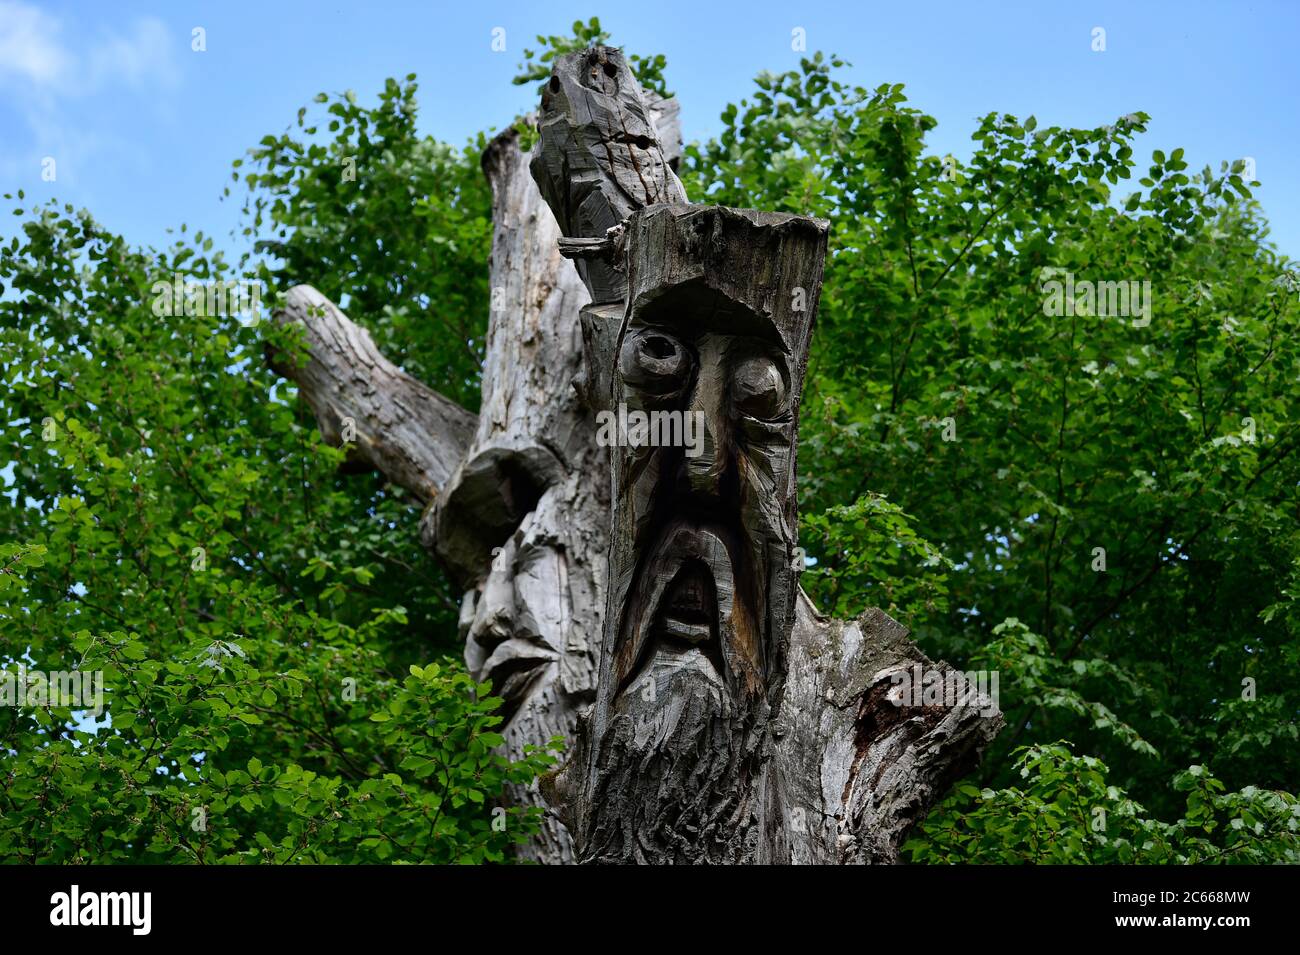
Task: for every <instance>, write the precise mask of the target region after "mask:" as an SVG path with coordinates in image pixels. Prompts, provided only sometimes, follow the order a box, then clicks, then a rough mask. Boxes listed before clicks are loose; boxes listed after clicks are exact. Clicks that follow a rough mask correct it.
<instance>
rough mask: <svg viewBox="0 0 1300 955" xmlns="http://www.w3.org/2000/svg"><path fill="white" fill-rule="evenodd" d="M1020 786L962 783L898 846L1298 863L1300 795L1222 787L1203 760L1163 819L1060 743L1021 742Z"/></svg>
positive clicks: (912, 855) (1061, 860)
mask: <svg viewBox="0 0 1300 955" xmlns="http://www.w3.org/2000/svg"><path fill="white" fill-rule="evenodd" d="M1015 769H1016V770H1018V772H1019V775H1020V777H1021V779H1022V780H1023V782H1022V784H1021V786H1009V787H1007V788H1006V789H999V790H996V791H995V790H992V789H983V790H981V789H979V788H978V787H976V786H972V785H970V784H969V783H963V784H960V785H958V787H957V791H956V792H955V793H954V794H953V795H952V796H951V797H950V798H949V799H948V801H947V803H946V804H945V805H944V806H943V807H942V808H941V811H940V812H938V813H936V814H935V815H934V816H932V817H931V818H930V819H929V820H928V821H927V822H926V823H925V824H924V826H923V827H922V829H921V832H920V833H918V834H917V835H916V836H914V837H913V838H912V839H909V840H908V841H907V842H906V843H905V844H904V845H903V852H904V855H905V857H907V858H908V859H909V861H912V862H933V863H953V862H960V863H974V864H998V863H1004V864H1017V863H1026V862H1032V863H1038V864H1053V865H1059V864H1092V865H1099V864H1107V863H1125V864H1129V863H1135V862H1140V863H1144V864H1147V865H1191V864H1206V863H1254V864H1267V863H1276V862H1286V863H1291V864H1296V863H1300V801H1297V800H1296V798H1295V796H1292V795H1289V794H1288V793H1285V792H1274V791H1269V790H1261V789H1256V788H1255V787H1254V786H1247V787H1245V788H1244V789H1242V790H1241V791H1240V792H1233V793H1229V792H1225V787H1224V784H1223V783H1222V782H1221V781H1219V780H1218V779H1216V778H1214V776H1213V775H1211V774H1210V773H1209V772H1208V771H1207V770H1206V768H1205V767H1204V766H1192V767H1190V768H1189V769H1187V770H1185V771H1183V772H1180V773H1178V774H1177V775H1175V776H1174V778H1173V786H1172V788H1173V790H1174V791H1175V792H1177V793H1179V794H1181V798H1182V799H1184V800H1185V803H1186V805H1185V808H1184V810H1183V814H1182V816H1181V817H1179V818H1178V819H1177V820H1175V821H1174V822H1162V821H1161V820H1159V819H1157V818H1154V817H1152V816H1151V815H1149V814H1148V812H1147V810H1146V809H1145V808H1144V807H1143V806H1142V805H1141V804H1140V803H1138V802H1136V801H1135V800H1133V799H1132V798H1131V797H1130V796H1129V795H1128V793H1126V792H1125V791H1124V790H1123V789H1121V788H1119V787H1118V786H1114V785H1110V784H1108V783H1107V776H1106V774H1107V772H1108V769H1107V767H1106V764H1105V763H1103V762H1102V761H1101V760H1099V759H1097V758H1096V757H1095V756H1075V755H1073V754H1072V753H1071V752H1070V747H1069V745H1068V744H1066V743H1061V742H1057V743H1049V744H1038V745H1034V746H1029V747H1023V748H1021V749H1020V750H1018V751H1017V753H1016V761H1015Z"/></svg>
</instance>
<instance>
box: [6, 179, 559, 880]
mask: <svg viewBox="0 0 1300 955" xmlns="http://www.w3.org/2000/svg"><path fill="white" fill-rule="evenodd" d="M20 198H21V196H20ZM210 248H211V242H210V240H208V239H205V238H204V237H203V236H202V235H201V234H199V235H195V236H194V237H193V239H192V241H190V242H188V243H182V244H178V245H177V246H176V247H175V248H173V249H172V250H169V251H168V252H166V253H160V254H155V253H146V252H139V251H135V250H132V249H130V248H128V247H127V246H126V244H125V243H124V242H123V241H122V240H121V239H120V238H118V237H116V236H112V235H110V234H108V233H106V232H104V231H103V230H102V229H101V228H100V227H99V226H97V225H96V224H95V223H94V221H93V220H92V219H91V218H90V217H89V216H88V215H85V214H81V215H73V214H71V212H70V210H64V211H62V212H61V211H60V210H58V209H56V208H54V207H48V208H43V209H38V210H34V211H33V212H32V213H31V214H30V218H28V219H27V220H26V222H25V223H24V225H23V235H22V237H21V238H19V237H16V238H15V239H14V240H13V241H12V242H11V243H10V244H9V245H7V246H5V247H3V248H0V282H2V283H3V284H4V285H5V286H6V287H7V288H8V289H9V290H10V294H8V295H6V296H5V297H4V298H3V299H0V355H3V364H2V365H0V377H2V378H3V382H4V386H5V387H4V388H3V389H2V390H0V394H2V395H3V397H2V398H0V406H2V407H3V414H2V415H0V460H4V461H11V462H14V467H13V470H12V475H11V476H7V477H6V483H7V487H6V494H5V496H4V497H3V499H0V500H3V507H0V540H2V541H4V543H3V544H2V545H0V596H2V597H3V606H2V608H0V669H3V674H0V687H4V686H5V685H6V684H7V685H8V686H9V687H10V688H16V686H17V681H18V680H19V678H20V673H21V672H23V671H26V672H28V673H30V672H31V671H36V672H38V673H51V672H59V671H72V672H76V673H81V674H85V675H91V674H96V673H102V674H103V677H102V680H103V683H102V684H100V685H101V687H102V688H103V691H104V692H103V702H104V705H105V715H104V717H103V719H101V720H99V721H96V720H95V719H93V717H92V716H91V715H90V714H88V713H87V712H86V710H87V709H88V708H90V707H91V706H92V701H90V700H87V699H84V698H83V699H81V700H62V699H61V700H58V701H53V702H56V704H58V705H54V706H51V707H49V708H46V707H44V706H39V705H36V706H21V705H20V706H13V705H4V706H0V858H4V859H6V860H14V861H42V862H74V861H75V862H89V861H95V862H186V861H203V862H240V861H275V862H284V861H289V860H295V861H314V862H330V861H337V862H361V861H381V860H390V861H437V862H452V861H470V862H478V861H488V860H490V861H500V860H502V859H503V858H504V853H505V852H506V851H507V850H508V849H509V848H510V847H511V846H512V845H513V843H514V841H515V840H517V839H523V838H526V837H527V835H528V834H529V833H530V832H531V831H533V829H534V828H535V825H536V820H535V819H534V818H533V816H532V815H530V814H527V813H518V812H515V811H514V810H510V811H509V812H508V813H506V814H505V815H502V814H500V813H498V814H497V815H495V816H494V814H493V813H494V809H495V808H496V807H498V806H500V805H502V803H501V797H502V792H503V789H504V787H505V786H506V785H507V783H511V784H523V783H527V782H528V781H530V780H531V779H532V778H534V776H535V775H536V773H537V772H539V771H541V770H542V769H544V768H545V767H546V766H548V765H549V764H550V763H551V761H552V760H551V757H550V756H549V755H547V754H545V753H537V754H533V755H531V756H529V757H528V758H527V759H525V760H523V761H522V762H520V763H517V764H514V765H511V764H509V763H507V762H506V761H505V760H504V759H502V758H501V757H499V756H497V755H494V754H492V753H491V752H490V749H491V747H492V746H494V745H495V744H496V743H497V742H499V737H498V736H497V735H496V734H495V732H494V731H493V727H494V726H495V725H496V724H497V723H498V722H499V720H500V717H498V716H495V715H493V710H494V709H495V708H496V706H497V704H498V702H499V701H498V700H496V699H495V698H493V697H491V696H490V695H488V688H487V687H485V686H477V687H476V686H474V685H473V683H472V681H470V679H469V677H468V676H467V675H466V674H465V673H464V672H463V670H462V669H461V668H460V666H459V665H458V664H450V663H442V664H438V663H434V664H431V665H429V666H428V667H425V668H423V669H420V668H410V669H409V675H407V674H408V667H409V662H410V661H411V660H412V659H417V660H421V661H423V660H424V659H427V656H428V654H429V653H430V652H431V650H430V647H429V642H428V637H427V633H428V629H427V628H428V627H429V626H431V622H432V621H433V620H435V619H436V618H437V616H438V614H437V613H435V612H434V611H433V610H432V609H431V608H434V607H438V606H439V599H440V595H439V594H438V592H437V589H436V588H430V587H427V586H426V587H423V588H422V587H421V586H419V581H420V580H421V579H423V578H425V577H426V576H427V571H423V570H420V569H419V568H418V567H412V568H410V569H409V572H408V569H406V568H401V567H399V568H398V570H400V574H397V573H393V571H392V569H391V568H390V566H389V564H390V560H388V559H387V558H388V554H386V553H385V552H384V551H382V550H375V549H374V548H372V546H371V543H372V542H375V541H379V540H382V539H385V538H389V537H394V536H397V537H400V536H401V534H402V533H403V532H402V531H400V530H398V529H395V528H394V527H393V526H391V525H392V521H393V520H394V511H393V510H392V508H391V507H375V508H370V507H368V506H367V504H368V502H369V500H370V496H369V494H368V493H367V491H366V490H365V488H366V487H367V485H369V484H370V483H372V482H371V480H370V479H369V478H365V479H360V478H356V477H351V478H349V477H343V476H339V474H338V467H339V465H340V463H341V462H342V460H343V458H344V454H343V452H342V451H341V450H337V449H333V448H329V447H327V446H325V445H324V444H322V442H321V439H320V435H319V433H318V432H317V431H316V430H315V429H314V428H312V427H310V426H307V425H305V424H304V423H303V420H302V412H301V411H300V410H299V408H298V403H297V401H296V399H295V396H294V394H293V392H292V390H291V389H288V388H287V387H286V385H285V383H284V382H283V381H281V380H278V379H277V378H276V376H275V375H274V374H273V373H271V372H270V371H269V370H267V369H266V367H265V365H264V362H263V360H262V351H263V347H264V346H265V345H267V344H270V345H273V346H275V347H279V348H289V347H291V346H292V343H291V342H290V341H288V340H287V338H286V336H285V333H284V332H282V331H280V330H278V329H277V328H276V327H275V326H274V325H272V324H271V323H260V324H258V325H255V326H254V325H247V326H246V325H245V324H242V323H241V321H240V319H239V317H237V316H232V315H229V314H224V313H219V314H204V313H203V312H204V311H205V310H206V309H195V310H194V314H188V315H187V314H185V312H186V309H185V308H184V307H173V306H179V305H180V303H179V302H177V301H173V298H174V296H173V294H172V291H171V289H170V283H171V281H172V279H173V276H174V275H175V274H176V273H178V272H179V273H183V274H184V276H185V277H186V278H188V279H192V280H211V281H222V280H225V279H228V278H229V277H230V276H231V274H232V273H231V271H230V269H229V268H228V267H227V266H226V264H225V263H224V262H223V261H222V259H221V257H220V256H219V255H214V254H209V253H208V252H207V251H206V250H208V249H210ZM158 281H162V282H163V283H164V284H163V285H162V286H161V289H162V290H163V291H161V292H160V291H159V288H158V287H155V285H154V283H155V282H158ZM358 488H360V489H361V491H360V493H358ZM386 503H388V504H390V505H393V506H399V505H400V502H399V501H396V500H395V499H392V498H388V499H386ZM401 519H402V520H408V521H409V518H407V517H405V515H401ZM408 533H409V532H408ZM412 536H413V534H412ZM385 578H396V579H395V581H390V582H385ZM404 603H409V604H410V605H412V606H414V607H418V608H419V611H420V613H419V617H418V618H414V619H413V618H412V617H411V616H410V614H409V612H408V610H406V609H404V606H403V604H404ZM438 613H443V614H445V613H446V611H445V610H442V609H441V608H439V610H438ZM444 619H445V617H444ZM443 628H444V630H443V632H444V633H445V632H446V629H448V628H447V627H446V625H445V624H444V625H443ZM446 639H448V641H449V642H450V641H451V640H454V630H453V631H452V632H451V634H449V635H448V637H447V638H446ZM11 692H12V691H11ZM64 703H66V704H68V705H62V704H64ZM74 704H77V705H74ZM376 718H378V719H380V720H383V724H382V726H381V725H380V724H379V723H376V722H374V720H375V719H376ZM502 812H506V811H505V810H502ZM494 821H496V822H497V825H496V826H493V822H494ZM503 824H504V825H503Z"/></svg>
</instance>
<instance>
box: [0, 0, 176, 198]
mask: <svg viewBox="0 0 1300 955" xmlns="http://www.w3.org/2000/svg"><path fill="white" fill-rule="evenodd" d="M189 39H190V38H189V35H188V33H186V35H184V36H178V35H175V34H174V32H173V31H170V30H169V29H168V28H167V27H166V26H165V25H164V24H163V22H162V21H161V20H159V19H158V18H156V17H138V18H136V19H135V20H133V21H131V22H130V23H129V24H127V25H125V26H124V27H115V28H112V29H107V28H101V29H100V30H99V31H98V32H95V31H94V30H93V29H92V28H85V27H84V21H82V20H78V21H76V22H74V21H72V20H68V21H67V22H65V21H63V20H61V19H60V18H59V17H57V16H55V15H52V14H50V13H47V12H46V11H43V10H40V9H38V8H37V7H36V6H34V5H33V4H31V3H29V2H24V0H0V123H2V122H3V119H4V117H3V108H4V107H9V108H11V109H12V111H13V115H14V116H15V117H16V118H20V119H21V121H22V122H24V123H25V125H26V127H27V129H26V135H21V134H19V135H14V132H13V131H4V133H3V134H0V181H3V183H4V185H5V187H6V191H8V187H9V186H10V184H11V183H12V182H14V181H18V182H21V181H23V180H24V179H25V178H28V177H31V176H34V175H37V174H38V173H37V171H38V170H41V169H42V166H41V164H42V163H43V162H44V160H45V158H46V157H52V158H54V159H56V160H57V163H58V166H57V172H58V182H59V183H60V184H68V185H74V186H75V184H76V183H77V181H78V178H79V170H83V169H86V168H88V167H89V166H90V165H91V164H92V163H93V162H96V161H99V160H102V159H103V158H104V157H106V156H109V157H113V156H116V157H117V158H118V159H122V158H123V157H133V158H132V159H131V161H133V162H136V163H140V162H147V160H145V159H140V158H139V157H138V153H139V148H138V144H135V143H132V142H130V141H127V140H125V139H123V138H122V137H121V136H119V135H118V134H117V132H116V131H115V130H114V129H113V128H112V127H111V125H106V124H105V123H102V122H99V121H98V118H99V116H100V112H99V111H98V110H97V105H98V104H97V102H96V101H95V100H94V98H95V97H99V98H103V97H108V96H112V95H114V94H115V93H117V92H120V91H123V90H126V91H130V92H134V93H137V94H138V97H137V98H138V99H139V100H140V103H139V104H138V105H147V106H148V107H149V108H150V109H152V110H161V111H163V112H164V113H165V112H166V110H167V103H166V101H165V100H163V99H162V98H160V97H159V96H158V92H159V90H162V89H167V88H171V87H175V86H176V85H177V82H178V78H179V76H180V69H179V65H178V59H177V55H176V53H175V52H174V51H175V50H176V49H177V46H178V44H183V45H184V48H185V49H187V50H188V48H189ZM78 100H82V101H85V100H91V102H82V103H76V101H78ZM138 105H137V107H134V108H138ZM88 108H89V109H90V110H92V117H89V118H88V117H87V116H86V115H85V113H86V110H87V109H88ZM112 108H114V107H113V106H109V107H108V111H110V112H111V109H112Z"/></svg>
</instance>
